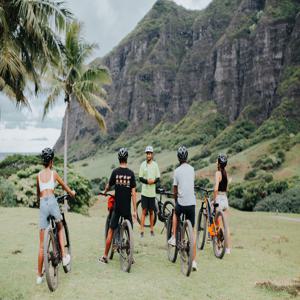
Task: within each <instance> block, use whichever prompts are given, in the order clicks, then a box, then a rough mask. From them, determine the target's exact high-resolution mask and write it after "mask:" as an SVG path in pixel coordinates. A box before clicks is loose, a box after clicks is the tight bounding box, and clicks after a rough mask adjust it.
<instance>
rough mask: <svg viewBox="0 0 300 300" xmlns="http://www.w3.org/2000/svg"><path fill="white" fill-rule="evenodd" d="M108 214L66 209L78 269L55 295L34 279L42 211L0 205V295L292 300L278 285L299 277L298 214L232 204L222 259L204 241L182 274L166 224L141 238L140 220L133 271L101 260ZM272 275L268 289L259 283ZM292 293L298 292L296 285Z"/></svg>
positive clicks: (100, 208) (99, 207) (12, 299)
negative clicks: (170, 252)
mask: <svg viewBox="0 0 300 300" xmlns="http://www.w3.org/2000/svg"><path fill="white" fill-rule="evenodd" d="M105 216H106V207H105V203H104V202H103V200H101V202H99V201H98V203H97V204H96V205H95V206H94V207H93V208H92V209H91V210H90V216H82V215H79V214H73V213H69V214H67V221H68V223H69V227H70V232H71V239H72V247H73V270H72V272H71V273H70V274H67V275H66V274H64V273H63V270H62V268H61V269H60V278H59V287H58V290H57V291H56V292H55V293H50V292H49V290H48V287H47V284H46V283H43V284H42V285H41V286H36V285H35V276H36V273H35V272H36V268H37V252H38V224H37V223H38V210H35V209H29V208H0V227H1V239H0V249H1V252H0V270H1V271H0V299H1V300H3V299H9V300H17V299H18V300H21V299H121V298H122V299H218V300H221V299H222V300H229V299H291V297H292V296H291V294H289V293H288V292H287V291H285V288H282V287H280V286H279V285H280V284H281V285H283V284H286V282H290V280H292V279H296V278H298V279H300V277H299V276H300V269H299V265H300V256H299V249H300V239H299V229H300V222H299V220H300V219H299V218H300V216H299V215H288V214H280V215H275V214H268V213H246V212H240V211H236V210H232V211H231V220H230V225H231V228H232V233H233V236H232V240H233V250H232V254H231V255H227V256H225V257H224V259H223V260H218V259H216V258H215V257H214V256H213V251H212V246H211V245H210V244H208V245H206V248H205V250H204V251H201V252H198V253H197V261H198V267H199V271H198V272H193V273H192V274H191V276H190V277H189V278H186V277H184V276H183V275H182V274H181V272H180V265H179V262H177V263H176V264H172V263H170V262H169V261H168V260H167V258H166V248H165V235H164V234H162V235H161V234H160V231H161V228H162V223H158V225H157V226H156V236H155V237H154V238H153V237H150V235H149V232H146V234H145V238H144V239H140V238H139V235H138V228H137V226H135V229H134V232H135V233H134V238H135V260H136V264H134V266H133V268H132V272H131V273H129V274H127V273H124V272H122V271H120V268H119V260H118V256H116V257H115V258H114V260H113V261H112V262H110V263H109V264H108V265H102V264H99V263H98V262H97V258H98V257H99V255H100V254H102V252H103V247H104V239H103V230H104V221H105ZM268 281H270V283H268V284H267V286H269V288H263V287H258V286H256V283H257V282H261V283H262V284H263V285H264V284H265V282H268ZM272 284H275V288H274V287H273V285H272ZM276 284H277V285H276ZM298 288H299V285H298ZM289 291H290V293H292V294H293V293H296V289H295V287H291V288H290V289H289ZM298 291H299V290H298ZM293 299H299V297H293Z"/></svg>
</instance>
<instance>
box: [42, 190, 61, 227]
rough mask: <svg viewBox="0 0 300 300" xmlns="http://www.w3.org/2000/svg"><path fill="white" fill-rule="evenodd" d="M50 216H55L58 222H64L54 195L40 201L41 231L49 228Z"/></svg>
mask: <svg viewBox="0 0 300 300" xmlns="http://www.w3.org/2000/svg"><path fill="white" fill-rule="evenodd" d="M49 216H53V217H54V219H55V221H56V222H60V221H61V220H62V216H61V213H60V209H59V206H58V203H57V201H56V198H55V196H54V195H51V196H47V197H43V198H41V199H40V229H46V228H47V227H48V226H49V220H48V217H49Z"/></svg>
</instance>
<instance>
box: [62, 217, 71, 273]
mask: <svg viewBox="0 0 300 300" xmlns="http://www.w3.org/2000/svg"><path fill="white" fill-rule="evenodd" d="M63 226H64V231H63V232H64V245H65V254H69V255H70V257H71V260H70V262H69V264H68V265H66V266H63V269H64V272H65V273H69V272H71V269H72V253H71V240H70V233H69V229H68V225H67V223H66V221H64V222H63Z"/></svg>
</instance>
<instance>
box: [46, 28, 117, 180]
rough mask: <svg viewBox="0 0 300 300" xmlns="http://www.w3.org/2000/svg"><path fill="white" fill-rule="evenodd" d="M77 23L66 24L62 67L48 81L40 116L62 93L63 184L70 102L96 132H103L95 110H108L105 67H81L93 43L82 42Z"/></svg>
mask: <svg viewBox="0 0 300 300" xmlns="http://www.w3.org/2000/svg"><path fill="white" fill-rule="evenodd" d="M80 34H81V24H80V23H78V22H73V23H71V24H69V25H68V27H67V31H66V38H65V47H64V51H63V59H62V64H61V67H60V69H59V72H58V73H55V72H54V73H52V74H51V78H50V81H49V82H50V89H51V91H50V94H49V96H48V98H47V101H46V103H45V106H44V114H43V117H45V116H46V114H47V113H48V111H49V109H50V108H51V107H52V106H53V105H54V103H55V102H56V101H57V100H58V99H59V98H60V96H61V93H62V92H63V93H64V98H65V102H66V113H65V138H64V180H65V182H67V160H68V159H67V149H68V144H67V143H68V140H67V136H68V126H69V124H68V122H69V114H70V113H71V111H70V102H71V101H77V102H78V103H79V104H80V106H81V107H82V108H83V109H84V110H85V111H86V112H87V113H88V114H89V115H91V116H93V117H94V118H95V119H96V121H97V123H98V125H99V127H100V129H102V130H104V131H105V130H106V125H105V120H104V118H103V116H102V115H101V114H100V113H99V111H98V110H97V107H99V108H106V109H108V110H109V109H110V108H109V106H108V105H107V103H106V101H105V100H104V98H105V96H106V92H105V90H104V89H103V87H102V86H103V85H105V84H110V83H111V77H110V74H109V72H108V70H107V69H106V68H103V67H93V66H92V67H90V66H87V65H85V64H84V63H85V61H86V59H87V58H88V57H90V55H91V54H92V51H93V50H94V49H95V47H96V45H95V44H88V43H86V42H85V41H84V40H83V39H82V38H81V36H80Z"/></svg>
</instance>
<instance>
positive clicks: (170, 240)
mask: <svg viewBox="0 0 300 300" xmlns="http://www.w3.org/2000/svg"><path fill="white" fill-rule="evenodd" d="M168 244H169V245H171V246H174V247H175V246H176V239H175V237H174V236H173V235H172V236H171V238H170V239H169V240H168Z"/></svg>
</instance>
